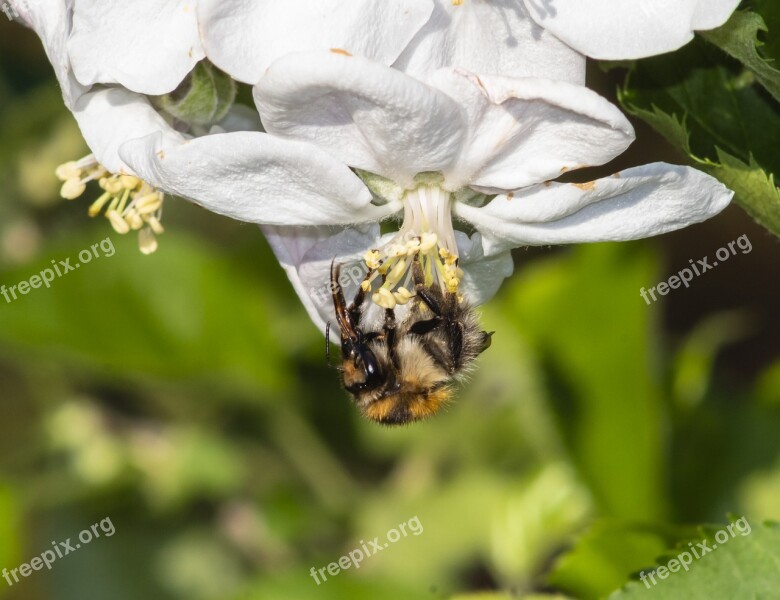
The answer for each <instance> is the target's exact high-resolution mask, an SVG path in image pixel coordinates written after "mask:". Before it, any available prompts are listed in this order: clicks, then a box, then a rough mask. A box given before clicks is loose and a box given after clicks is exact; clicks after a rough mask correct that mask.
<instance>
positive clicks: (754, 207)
mask: <svg viewBox="0 0 780 600" xmlns="http://www.w3.org/2000/svg"><path fill="white" fill-rule="evenodd" d="M716 152H717V155H718V164H716V165H713V166H711V167H710V168H708V169H707V172H708V173H710V174H711V175H713V176H714V177H717V178H718V180H720V181H721V182H723V183H724V184H725V185H726V186H727V187H729V188H731V189H732V190H734V192H735V196H734V199H735V201H736V202H737V204H739V205H740V206H741V207H742V208H743V209H744V210H745V212H746V213H748V214H749V215H750V216H751V217H753V218H754V219H755V220H756V221H758V222H759V223H761V224H762V225H763V226H764V227H766V228H767V229H769V230H770V231H771V232H772V233H774V234H775V235H777V236H780V189H778V188H777V186H776V185H775V178H774V176H773V175H772V174H770V173H767V172H766V171H764V169H762V168H761V166H760V165H759V164H758V163H757V162H756V161H755V159H753V157H752V156H751V157H750V162H749V164H748V163H744V162H742V161H741V160H740V159H738V158H736V157H735V156H732V155H730V154H729V153H728V152H725V151H723V150H721V149H720V148H716Z"/></svg>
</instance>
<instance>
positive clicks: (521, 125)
mask: <svg viewBox="0 0 780 600" xmlns="http://www.w3.org/2000/svg"><path fill="white" fill-rule="evenodd" d="M431 81H432V83H433V84H434V85H437V86H438V87H440V88H441V89H443V90H444V91H446V92H447V93H449V94H450V95H451V96H452V97H453V98H454V99H455V100H457V102H458V104H460V106H461V107H462V108H463V109H464V110H465V111H466V113H467V115H468V117H467V122H468V126H469V133H468V138H467V140H466V142H465V144H464V149H463V152H462V154H461V156H460V159H459V161H458V163H457V165H455V166H454V167H453V169H451V170H449V171H445V172H444V174H445V180H446V182H447V184H448V187H450V188H451V189H458V188H460V187H462V186H465V185H472V186H476V187H481V188H495V189H500V190H513V189H517V188H520V187H525V186H527V185H531V184H535V183H541V182H542V181H546V180H548V179H555V178H556V177H559V176H560V175H561V173H563V172H565V171H568V170H571V169H578V168H581V167H586V166H595V165H602V164H604V163H606V162H608V161H610V160H611V159H613V158H614V157H615V156H618V155H619V154H621V153H622V152H623V151H624V150H625V149H626V148H627V147H628V146H629V144H631V142H632V141H633V140H634V130H633V127H632V126H631V124H630V123H629V122H628V120H627V119H626V118H625V116H623V113H621V112H620V110H619V109H618V108H617V107H616V106H614V105H613V104H610V103H609V102H608V101H607V100H605V99H604V98H602V97H601V96H599V95H598V94H596V93H595V92H593V91H591V90H589V89H588V88H586V87H584V86H579V85H573V84H569V83H566V82H563V81H551V80H547V79H531V78H526V79H510V78H506V77H496V76H488V75H480V76H477V75H473V74H470V73H467V72H464V71H462V70H458V71H457V72H454V71H452V70H450V69H443V70H442V71H439V72H438V73H436V74H435V75H434V77H433V78H432V79H431Z"/></svg>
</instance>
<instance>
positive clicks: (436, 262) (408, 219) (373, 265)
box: [361, 182, 463, 308]
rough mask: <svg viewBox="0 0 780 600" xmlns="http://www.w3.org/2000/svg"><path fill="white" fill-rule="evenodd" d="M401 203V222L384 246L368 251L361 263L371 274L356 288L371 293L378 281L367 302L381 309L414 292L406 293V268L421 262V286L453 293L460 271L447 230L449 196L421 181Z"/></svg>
mask: <svg viewBox="0 0 780 600" xmlns="http://www.w3.org/2000/svg"><path fill="white" fill-rule="evenodd" d="M403 200H404V221H403V224H402V225H401V228H400V230H399V231H398V233H397V234H396V235H395V236H394V237H393V238H392V240H390V241H389V242H388V243H387V244H385V245H384V246H383V247H381V248H378V249H372V250H370V251H369V252H367V253H366V254H365V255H364V257H363V259H364V261H365V263H366V266H367V267H368V269H369V271H371V272H372V273H371V275H370V276H369V277H368V279H367V280H365V281H364V282H363V283H362V284H361V288H362V289H363V291H364V292H368V291H370V290H372V289H374V282H375V281H376V279H377V277H379V276H382V284H381V285H380V286H379V288H378V289H376V291H375V292H374V293H373V294H372V300H373V301H374V303H376V304H378V305H379V306H381V307H383V308H394V307H395V306H396V304H401V305H403V304H406V303H408V302H409V300H410V299H411V298H413V297H414V294H413V293H412V292H410V291H409V289H408V287H406V286H409V285H412V284H411V283H410V282H411V266H412V264H413V262H414V260H415V259H416V260H418V261H419V262H420V266H421V268H422V270H423V274H424V278H425V281H424V284H425V285H426V286H431V285H433V284H437V285H439V286H440V287H441V288H442V289H444V290H446V291H447V292H449V293H453V294H454V293H457V290H458V286H459V285H460V281H461V279H462V278H463V271H462V270H460V269H459V268H458V247H457V244H456V242H455V232H454V229H453V227H452V213H451V208H452V207H451V204H452V194H451V193H450V192H448V191H445V190H443V189H442V188H441V187H440V186H439V185H436V184H433V183H428V182H425V183H422V184H421V185H419V186H418V187H417V188H415V189H413V190H408V191H407V192H406V194H405V196H404V198H403Z"/></svg>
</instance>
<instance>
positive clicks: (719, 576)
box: [609, 520, 780, 600]
mask: <svg viewBox="0 0 780 600" xmlns="http://www.w3.org/2000/svg"><path fill="white" fill-rule="evenodd" d="M739 522H740V520H737V521H736V523H737V524H739ZM744 523H747V525H748V527H744V528H743V529H742V530H740V529H739V528H737V527H734V526H732V531H733V532H734V535H731V534H730V533H729V532H728V530H727V529H726V527H722V528H717V529H716V528H712V527H708V528H706V530H704V531H703V532H702V537H700V538H699V539H693V540H690V542H689V543H685V544H681V545H679V546H678V547H677V549H676V550H675V551H674V553H673V554H671V555H669V556H667V557H664V559H663V561H662V562H659V563H658V564H659V566H658V568H657V570H656V571H655V572H652V574H653V576H652V577H650V576H649V574H650V573H651V570H650V569H647V570H646V571H645V572H644V575H645V576H646V578H645V580H644V582H642V581H632V582H631V583H629V584H628V585H626V586H625V588H623V589H622V590H618V591H616V592H615V593H613V594H612V595H611V596H609V599H610V600H634V599H636V598H653V599H654V600H710V599H711V598H740V599H741V598H776V597H777V590H778V589H780V525H778V524H777V523H765V524H760V525H759V524H756V525H754V526H751V524H750V523H749V522H747V521H744ZM721 532H723V533H721ZM716 536H717V537H716ZM704 540H706V542H705V541H704ZM699 543H702V544H706V546H707V547H708V548H711V549H712V550H711V551H709V552H706V553H705V552H704V550H703V549H702V548H701V547H700V546H699V545H698V544H699ZM692 549H693V550H696V553H697V554H699V558H698V559H697V558H695V555H693V552H692ZM684 553H685V556H683V554H684ZM689 557H690V561H689ZM670 560H677V563H676V565H675V563H670V562H669V561H670ZM681 561H684V562H686V563H688V562H689V563H690V564H689V565H686V566H687V568H682V566H681V564H680V563H681ZM672 568H674V572H672V571H671V569H672ZM659 569H660V570H659ZM640 575H641V573H640ZM662 576H663V577H662ZM653 580H655V584H653Z"/></svg>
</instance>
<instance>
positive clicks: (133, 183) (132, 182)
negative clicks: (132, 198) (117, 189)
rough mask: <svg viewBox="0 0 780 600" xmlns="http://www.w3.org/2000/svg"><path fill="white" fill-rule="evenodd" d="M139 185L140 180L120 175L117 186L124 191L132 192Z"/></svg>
mask: <svg viewBox="0 0 780 600" xmlns="http://www.w3.org/2000/svg"><path fill="white" fill-rule="evenodd" d="M140 184H141V180H140V179H138V177H134V176H132V175H120V176H119V185H121V186H122V188H124V189H126V190H134V189H135V188H137V187H138V186H139V185H140Z"/></svg>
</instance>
